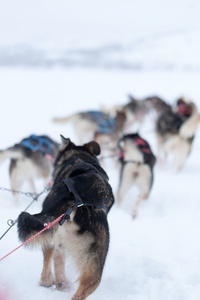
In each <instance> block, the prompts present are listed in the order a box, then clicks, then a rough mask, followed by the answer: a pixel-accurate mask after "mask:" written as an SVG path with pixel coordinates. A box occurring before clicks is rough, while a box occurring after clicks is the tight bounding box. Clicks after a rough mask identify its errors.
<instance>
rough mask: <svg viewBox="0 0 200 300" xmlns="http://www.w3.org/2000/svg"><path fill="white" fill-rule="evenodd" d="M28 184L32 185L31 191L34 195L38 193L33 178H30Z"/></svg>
mask: <svg viewBox="0 0 200 300" xmlns="http://www.w3.org/2000/svg"><path fill="white" fill-rule="evenodd" d="M28 183H29V185H30V188H31V191H32V192H33V193H36V188H35V184H34V180H33V178H28Z"/></svg>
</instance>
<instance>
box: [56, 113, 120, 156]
mask: <svg viewBox="0 0 200 300" xmlns="http://www.w3.org/2000/svg"><path fill="white" fill-rule="evenodd" d="M53 121H54V122H56V123H65V122H68V121H72V122H73V123H74V126H75V130H76V134H77V136H78V139H79V141H80V142H81V143H83V142H84V141H88V139H89V138H90V139H93V140H95V141H96V142H97V143H98V144H100V146H101V152H102V153H103V152H105V151H108V152H111V153H115V152H116V149H117V142H118V140H119V138H120V137H121V136H122V131H123V126H124V123H125V121H126V116H125V113H124V112H123V111H119V112H116V115H115V117H111V116H110V115H109V114H106V113H103V112H101V111H88V112H82V113H77V114H75V115H72V116H69V117H67V118H54V119H53Z"/></svg>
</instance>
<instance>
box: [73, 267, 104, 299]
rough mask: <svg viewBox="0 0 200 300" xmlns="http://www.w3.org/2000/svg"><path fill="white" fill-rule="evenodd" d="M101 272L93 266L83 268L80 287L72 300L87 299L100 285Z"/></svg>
mask: <svg viewBox="0 0 200 300" xmlns="http://www.w3.org/2000/svg"><path fill="white" fill-rule="evenodd" d="M100 279H101V274H99V271H98V270H95V268H94V266H93V268H89V267H88V268H87V267H85V269H84V270H83V272H82V274H81V275H80V277H79V287H78V289H77V291H76V293H75V294H74V296H73V297H72V300H85V299H86V298H87V297H88V296H89V295H90V294H92V293H93V292H94V291H95V290H96V289H97V287H98V286H99V283H100Z"/></svg>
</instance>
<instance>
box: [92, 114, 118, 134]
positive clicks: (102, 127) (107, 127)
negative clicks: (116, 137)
mask: <svg viewBox="0 0 200 300" xmlns="http://www.w3.org/2000/svg"><path fill="white" fill-rule="evenodd" d="M88 113H89V114H90V115H91V117H92V119H93V120H95V121H96V122H97V126H98V127H97V131H98V132H101V133H104V134H112V133H114V132H115V130H116V123H115V119H114V118H111V117H109V116H107V115H106V114H105V113H103V112H100V111H89V112H88Z"/></svg>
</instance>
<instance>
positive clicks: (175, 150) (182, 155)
mask: <svg viewBox="0 0 200 300" xmlns="http://www.w3.org/2000/svg"><path fill="white" fill-rule="evenodd" d="M199 122H200V115H199V113H198V111H197V107H196V105H195V104H194V103H193V102H192V101H190V100H188V99H186V98H180V99H178V100H177V103H176V105H175V106H174V107H173V108H171V109H170V110H168V111H166V112H165V113H163V114H161V115H160V117H159V118H158V120H157V124H156V135H157V142H158V158H159V161H160V162H162V163H163V162H164V163H166V162H167V159H168V157H169V155H172V156H173V163H174V167H175V169H176V170H177V171H178V170H180V169H181V168H182V167H183V165H184V163H185V161H186V158H187V157H188V155H189V153H190V151H191V148H192V143H193V140H194V135H195V131H196V129H197V126H198V124H199Z"/></svg>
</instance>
